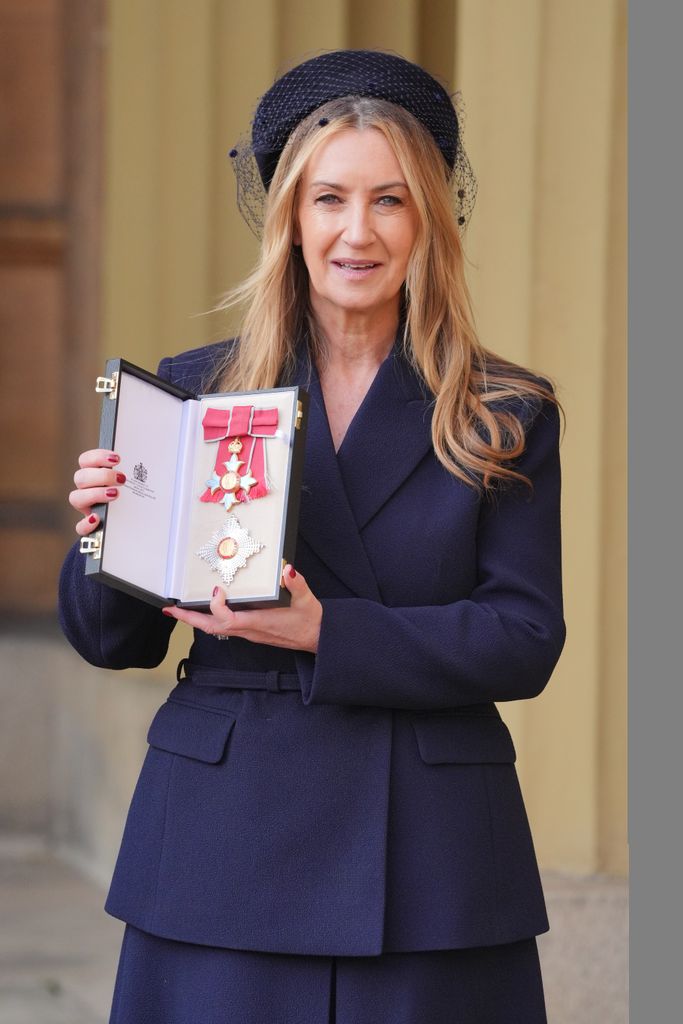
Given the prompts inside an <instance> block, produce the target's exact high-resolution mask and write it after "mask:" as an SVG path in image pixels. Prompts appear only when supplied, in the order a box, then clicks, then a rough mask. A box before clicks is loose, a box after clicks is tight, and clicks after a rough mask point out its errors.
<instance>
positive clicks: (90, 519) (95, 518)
mask: <svg viewBox="0 0 683 1024" xmlns="http://www.w3.org/2000/svg"><path fill="white" fill-rule="evenodd" d="M88 522H89V523H96V522H97V516H96V515H95V514H94V513H93V515H91V516H88Z"/></svg>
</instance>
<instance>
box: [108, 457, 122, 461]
mask: <svg viewBox="0 0 683 1024" xmlns="http://www.w3.org/2000/svg"><path fill="white" fill-rule="evenodd" d="M120 461H121V459H120V458H119V457H118V455H107V462H120Z"/></svg>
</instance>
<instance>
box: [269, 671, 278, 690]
mask: <svg viewBox="0 0 683 1024" xmlns="http://www.w3.org/2000/svg"><path fill="white" fill-rule="evenodd" d="M279 675H280V673H279V671H278V670H277V669H276V670H275V671H274V672H266V689H267V690H269V691H270V693H279V692H280V684H279V682H278V676H279Z"/></svg>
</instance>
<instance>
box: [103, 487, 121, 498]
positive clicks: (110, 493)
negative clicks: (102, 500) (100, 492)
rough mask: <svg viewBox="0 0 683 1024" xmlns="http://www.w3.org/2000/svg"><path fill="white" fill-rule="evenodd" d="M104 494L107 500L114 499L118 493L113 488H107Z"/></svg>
mask: <svg viewBox="0 0 683 1024" xmlns="http://www.w3.org/2000/svg"><path fill="white" fill-rule="evenodd" d="M104 493H105V494H106V495H107V497H108V498H115V497H116V495H117V494H118V493H119V492H118V491H117V490H116V488H115V487H109V488H108V489H107V490H106V491H105V492H104Z"/></svg>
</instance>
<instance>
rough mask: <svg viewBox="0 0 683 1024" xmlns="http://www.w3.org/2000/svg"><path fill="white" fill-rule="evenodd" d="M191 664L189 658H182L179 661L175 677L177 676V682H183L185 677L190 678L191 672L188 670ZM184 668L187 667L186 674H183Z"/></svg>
mask: <svg viewBox="0 0 683 1024" xmlns="http://www.w3.org/2000/svg"><path fill="white" fill-rule="evenodd" d="M189 665H190V659H189V658H182V659H181V660H180V661H179V662H178V668H177V669H176V672H175V677H176V680H177V682H179V683H181V682H182V681H183V679H189V672H188V671H187V669H188V667H189ZM183 669H185V675H184V676H183V675H181V673H182V671H183Z"/></svg>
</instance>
